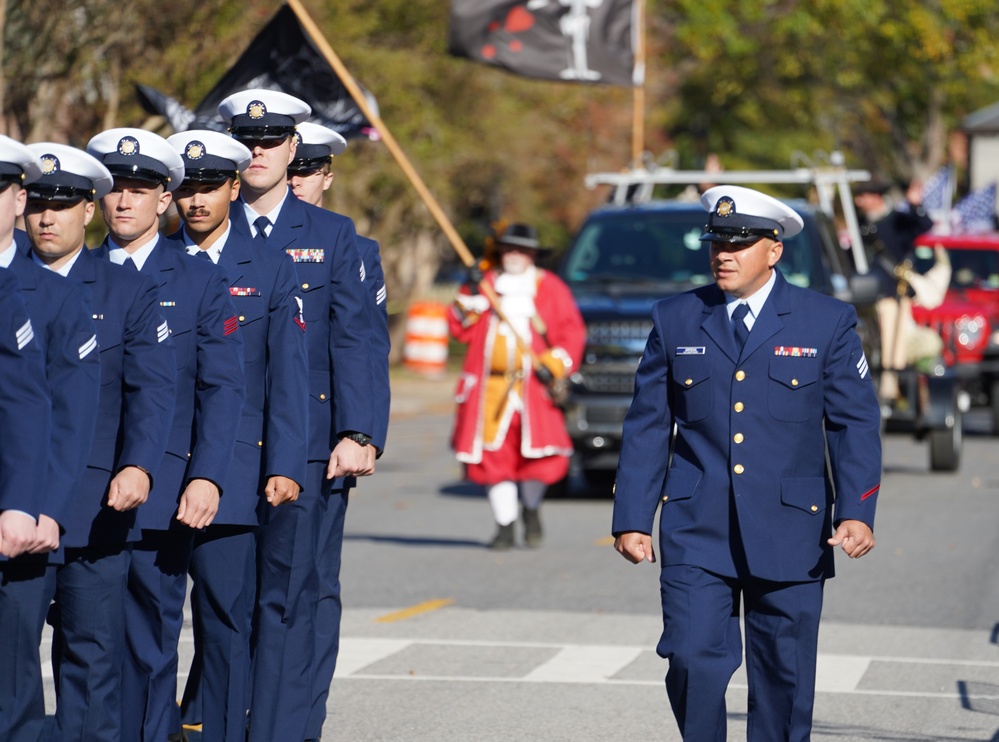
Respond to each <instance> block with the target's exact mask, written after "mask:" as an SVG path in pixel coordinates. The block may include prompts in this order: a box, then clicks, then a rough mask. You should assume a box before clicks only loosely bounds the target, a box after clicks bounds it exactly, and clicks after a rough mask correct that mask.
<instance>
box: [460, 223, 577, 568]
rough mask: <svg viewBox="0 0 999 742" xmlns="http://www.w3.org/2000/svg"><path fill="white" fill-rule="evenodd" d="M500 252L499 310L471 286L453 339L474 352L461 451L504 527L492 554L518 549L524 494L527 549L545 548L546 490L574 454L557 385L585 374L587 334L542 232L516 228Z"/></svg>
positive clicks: (466, 373)
mask: <svg viewBox="0 0 999 742" xmlns="http://www.w3.org/2000/svg"><path fill="white" fill-rule="evenodd" d="M495 244H496V249H497V250H498V253H499V262H498V265H496V267H495V268H492V269H490V270H489V271H487V272H486V273H485V276H484V277H483V278H482V282H484V283H486V284H488V285H489V286H491V287H492V288H493V289H494V290H495V293H496V294H497V295H498V298H499V302H500V304H499V307H493V306H492V304H491V302H490V299H489V298H487V296H486V295H485V294H483V293H480V291H479V284H478V282H475V283H473V284H471V285H466V286H464V287H462V289H461V291H460V292H459V293H458V295H457V297H456V298H455V302H454V304H453V305H452V307H451V311H450V314H449V316H448V325H449V328H450V331H451V335H452V336H453V337H454V338H455V339H456V340H458V341H459V342H462V343H467V344H468V353H467V355H466V356H465V366H464V369H463V370H462V373H461V377H460V379H459V381H458V391H457V395H456V399H457V402H458V410H457V415H456V419H455V426H454V434H453V436H452V439H451V446H452V448H453V449H454V451H455V453H456V455H457V457H458V460H459V461H461V462H462V463H463V464H465V473H466V476H467V477H468V478H469V479H471V480H472V481H473V482H475V483H476V484H481V485H483V486H484V487H485V488H486V494H487V495H488V498H489V504H490V505H491V506H492V511H493V517H494V519H495V520H496V523H497V526H498V529H497V531H496V535H495V536H494V538H493V540H492V542H491V543H490V548H493V549H509V548H511V547H512V546H513V545H514V523H515V522H516V521H517V515H518V513H517V509H518V490H519V497H520V499H521V500H522V501H523V511H522V512H523V521H524V543H525V544H526V545H527V546H531V547H536V546H540V545H541V542H542V539H543V528H542V525H541V516H540V507H541V501H542V498H543V497H544V492H545V488H546V486H547V485H550V484H553V483H555V482H557V481H559V480H560V479H562V478H564V477H565V476H566V475H567V473H568V471H569V457H570V456H571V455H572V443H571V441H570V440H569V434H568V432H567V431H566V429H565V419H564V417H563V415H562V411H561V410H560V409H559V408H558V406H557V405H556V404H555V402H554V401H553V399H552V396H551V393H550V389H551V386H550V384H549V382H553V381H556V380H563V379H566V378H567V377H568V376H569V375H570V374H571V373H572V371H573V369H575V368H578V367H579V363H580V360H581V358H582V354H583V347H584V345H585V343H586V327H585V325H584V324H583V318H582V316H581V315H580V313H579V309H578V308H577V307H576V303H575V301H574V300H573V298H572V294H571V293H570V291H569V288H568V287H567V286H566V285H565V284H564V283H563V282H562V281H561V280H560V279H559V278H558V277H557V276H555V275H554V274H553V273H550V272H549V271H546V270H542V269H540V268H537V267H536V266H535V260H536V259H537V255H538V250H540V249H541V246H540V244H539V242H538V238H537V234H536V232H535V230H534V228H533V227H531V226H528V225H526V224H510V225H509V226H507V227H506V228H505V229H503V230H502V231H501V233H500V234H498V235H497V236H496V238H495ZM496 310H499V311H498V312H497V311H496Z"/></svg>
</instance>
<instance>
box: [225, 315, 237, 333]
mask: <svg viewBox="0 0 999 742" xmlns="http://www.w3.org/2000/svg"><path fill="white" fill-rule="evenodd" d="M238 329H239V320H237V319H236V318H235V317H230V318H229V319H227V320H226V321H225V322H223V323H222V334H223V335H232V334H233V333H234V332H236V330H238Z"/></svg>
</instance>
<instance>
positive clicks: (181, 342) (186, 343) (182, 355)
mask: <svg viewBox="0 0 999 742" xmlns="http://www.w3.org/2000/svg"><path fill="white" fill-rule="evenodd" d="M167 321H168V322H169V320H167ZM195 334H196V333H195V332H194V331H192V330H191V329H189V328H186V327H177V328H175V327H174V326H173V325H170V336H171V337H172V338H173V350H174V355H175V356H176V358H177V368H186V367H187V364H188V363H189V362H190V360H191V352H192V349H191V346H192V345H193V344H194V336H195Z"/></svg>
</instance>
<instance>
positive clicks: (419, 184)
mask: <svg viewBox="0 0 999 742" xmlns="http://www.w3.org/2000/svg"><path fill="white" fill-rule="evenodd" d="M285 2H287V4H288V6H289V7H290V8H291V9H292V10H293V11H294V13H295V16H296V17H297V18H298V22H299V23H301V24H302V27H303V28H304V29H305V32H306V33H307V34H308V35H309V38H311V39H312V42H313V43H314V44H315V45H316V46H317V47H319V51H320V52H322V55H323V56H324V57H325V58H326V61H327V62H329V65H330V66H331V67H332V68H333V71H334V72H336V74H337V76H338V77H339V78H340V82H342V83H343V86H344V87H345V88H346V89H347V92H348V93H350V97H351V98H353V99H354V102H355V103H356V104H357V107H358V108H360V109H361V112H362V113H363V114H364V116H365V118H367V119H368V121H369V122H370V123H371V125H372V126H373V127H375V129H376V130H377V131H378V133H379V134H380V135H381V138H382V141H383V142H385V146H386V147H388V150H389V152H391V153H392V156H393V157H394V158H395V160H396V162H397V163H399V167H401V168H402V171H403V172H404V173H405V174H406V177H407V178H409V181H410V183H412V184H413V187H414V188H416V192H417V193H419V194H420V198H422V199H423V203H425V204H426V206H427V208H428V209H430V213H431V214H433V217H434V219H436V220H437V223H438V224H439V225H440V227H441V229H442V230H444V234H445V235H446V236H447V238H448V241H449V242H450V243H451V247H453V248H454V251H455V252H456V253H458V257H459V258H460V259H461V262H462V263H464V264H465V267H466V268H471V267H472V266H474V265H475V263H476V261H475V256H473V255H472V252H471V251H470V250H469V249H468V246H467V245H466V244H465V241H464V240H463V239H461V235H459V234H458V232H457V230H456V229H455V228H454V225H453V224H451V220H450V219H448V218H447V214H445V213H444V209H442V208H441V206H440V204H439V203H438V202H437V199H436V198H434V195H433V194H432V193H431V192H430V189H429V188H427V185H426V183H424V182H423V178H421V177H420V174H419V173H418V172H416V168H414V167H413V165H412V163H411V162H410V161H409V158H408V157H406V153H405V152H403V151H402V148H401V147H400V146H399V143H398V142H396V140H395V137H394V136H392V132H391V131H389V128H388V127H387V126H385V122H384V121H382V119H381V117H380V116H379V115H378V114H377V113H375V112H374V111H373V110H372V108H371V106H369V105H368V100H367V98H365V97H364V93H363V91H362V90H361V88H360V86H359V85H358V84H357V81H356V80H354V76H353V75H351V74H350V72H348V71H347V68H346V67H345V66H344V64H343V62H342V61H340V57H338V56H337V55H336V52H334V51H333V48H332V47H331V46H330V45H329V42H327V41H326V37H325V36H323V33H322V31H320V30H319V27H318V26H317V25H316V23H315V21H313V20H312V16H310V15H309V12H308V11H307V10H306V9H305V6H303V5H302V3H301V2H300V0H285ZM479 290H480V291H481V292H482V294H483V296H485V297H486V298H487V299H489V303H490V304H491V305H492V309H493V311H494V312H496V315H497V316H498V317H499V318H500V320H501V321H503V322H506V324H508V325H510V322H509V321H508V320H507V318H506V317H505V316H504V314H503V310H502V309H501V308H500V302H499V297H498V296H497V295H496V290H495V289H494V288H493V287H492V285H490V284H488V283H486V282H485V281H480V282H479ZM510 327H511V329H512V328H513V325H510ZM514 336H515V337H516V342H517V346H518V347H519V348H520V352H521V353H523V354H524V355H525V356H527V357H528V358H530V359H531V365H532V366H533V367H534V368H535V369H537V368H539V367H540V366H541V362H540V360H539V359H538V357H537V355H536V354H535V353H534V351H533V349H532V348H531V346H530V345H529V344H528V343H527V341H525V340H524V339H523V338H522V337H520V333H517V332H514Z"/></svg>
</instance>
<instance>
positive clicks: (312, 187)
mask: <svg viewBox="0 0 999 742" xmlns="http://www.w3.org/2000/svg"><path fill="white" fill-rule="evenodd" d="M295 140H296V144H297V146H296V148H295V159H294V160H292V161H291V164H290V165H289V166H288V186H289V187H290V188H291V192H292V193H294V194H295V195H296V196H297V197H298V198H299V199H301V200H302V201H304V202H305V203H307V204H312V205H313V206H318V207H319V208H322V205H323V194H324V193H326V191H328V190H329V188H330V186H331V185H333V158H334V157H338V156H340V155H341V154H343V152H344V150H346V148H347V140H346V139H344V138H343V137H342V136H340V134H338V133H337V132H335V131H333V130H332V129H330V128H327V127H325V126H320V125H319V124H313V123H309V122H308V121H305V122H303V123H301V124H298V126H296V127H295ZM357 249H358V251H359V252H360V254H361V267H362V269H363V271H364V274H365V279H364V280H365V283H366V284H367V285H369V286H370V289H369V290H370V292H371V305H370V307H369V309H370V310H371V311H372V312H373V314H372V318H371V319H372V329H373V333H372V342H373V344H374V345H373V349H374V350H375V354H374V356H373V359H374V362H375V370H376V372H377V373H378V376H379V378H378V384H376V386H375V393H376V396H375V397H374V398H373V399H372V404H373V410H372V411H373V413H374V431H373V433H372V436H371V442H372V445H371V446H369V447H368V449H367V450H368V452H369V455H370V456H372V457H373V456H374V455H375V451H376V449H377V450H378V451H383V450H384V449H385V438H386V435H387V433H388V421H389V406H390V401H391V400H390V390H389V364H388V356H389V351H390V350H391V343H390V341H389V332H388V311H387V302H386V298H387V294H386V291H385V274H384V273H383V271H382V258H381V255H380V253H379V252H378V243H377V242H376V241H375V240H372V239H370V238H368V237H361V236H360V235H358V236H357ZM371 463H372V466H373V465H374V462H373V461H372V462H371ZM349 491H350V488H349V487H344V488H343V489H342V490H340V491H339V492H338V493H336V494H337V495H338V496H331V497H328V498H325V500H326V507H325V509H324V510H323V516H322V517H323V520H322V524H321V526H320V530H319V541H318V543H317V545H316V570H317V571H318V574H319V593H318V602H317V606H316V618H315V625H316V632H315V638H316V642H315V644H316V646H315V672H314V673H313V680H312V683H313V687H312V697H313V701H312V710H311V711H310V713H309V724H308V727H306V732H305V737H306V739H318V738H319V735H320V734H322V731H323V724H324V723H325V721H326V699H327V697H328V696H329V691H330V683H331V682H332V680H333V672H334V670H335V669H336V658H337V652H338V650H339V647H340V616H341V612H342V603H341V600H340V556H341V553H342V551H343V526H344V520H345V518H346V514H347V513H346V511H347V503H348V502H349ZM331 495H333V493H331Z"/></svg>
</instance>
